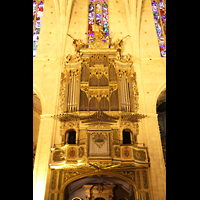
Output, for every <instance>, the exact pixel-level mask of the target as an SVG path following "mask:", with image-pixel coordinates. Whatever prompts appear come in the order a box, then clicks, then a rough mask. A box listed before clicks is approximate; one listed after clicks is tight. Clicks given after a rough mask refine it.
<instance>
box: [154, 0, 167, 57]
mask: <svg viewBox="0 0 200 200" xmlns="http://www.w3.org/2000/svg"><path fill="white" fill-rule="evenodd" d="M160 2H161V6H162V5H163V2H162V0H161V1H160ZM161 8H162V9H163V7H159V10H160V9H161ZM162 9H161V10H162ZM152 10H153V16H154V22H155V28H156V33H157V37H158V44H159V48H160V53H161V56H162V57H166V47H165V40H164V36H163V33H162V27H161V26H162V24H161V22H160V14H159V10H158V6H157V3H156V2H155V1H153V2H152ZM164 13H165V12H163V11H162V14H163V15H161V17H162V16H164ZM165 19H166V15H165ZM163 20H164V18H163ZM163 29H164V28H163ZM164 30H165V29H164Z"/></svg>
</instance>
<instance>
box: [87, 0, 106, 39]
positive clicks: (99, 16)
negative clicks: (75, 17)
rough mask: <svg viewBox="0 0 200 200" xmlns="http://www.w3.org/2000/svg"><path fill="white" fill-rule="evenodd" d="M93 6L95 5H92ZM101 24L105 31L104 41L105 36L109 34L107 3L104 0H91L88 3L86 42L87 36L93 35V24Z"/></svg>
mask: <svg viewBox="0 0 200 200" xmlns="http://www.w3.org/2000/svg"><path fill="white" fill-rule="evenodd" d="M94 6H95V7H94ZM95 24H96V25H98V26H101V27H102V29H103V31H104V32H105V34H104V35H103V36H104V38H105V39H104V40H103V41H104V42H106V36H109V25H108V4H107V3H106V1H104V0H98V1H97V0H92V2H91V3H90V4H89V13H88V42H89V38H90V39H91V40H92V42H93V39H92V38H91V36H92V37H94V29H95V27H94V26H93V25H95Z"/></svg>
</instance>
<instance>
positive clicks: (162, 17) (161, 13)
mask: <svg viewBox="0 0 200 200" xmlns="http://www.w3.org/2000/svg"><path fill="white" fill-rule="evenodd" d="M159 9H160V15H161V19H162V24H163V29H164V32H165V34H166V10H165V4H164V3H163V1H162V0H160V3H159Z"/></svg>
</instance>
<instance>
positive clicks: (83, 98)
mask: <svg viewBox="0 0 200 200" xmlns="http://www.w3.org/2000/svg"><path fill="white" fill-rule="evenodd" d="M79 110H80V111H87V110H88V98H87V95H86V93H85V92H84V91H82V90H81V91H80V107H79Z"/></svg>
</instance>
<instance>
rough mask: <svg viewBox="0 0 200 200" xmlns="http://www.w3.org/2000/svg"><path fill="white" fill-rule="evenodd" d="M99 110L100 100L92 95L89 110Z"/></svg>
mask: <svg viewBox="0 0 200 200" xmlns="http://www.w3.org/2000/svg"><path fill="white" fill-rule="evenodd" d="M97 110H98V100H97V98H95V97H92V98H91V100H90V103H89V111H97Z"/></svg>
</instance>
